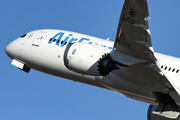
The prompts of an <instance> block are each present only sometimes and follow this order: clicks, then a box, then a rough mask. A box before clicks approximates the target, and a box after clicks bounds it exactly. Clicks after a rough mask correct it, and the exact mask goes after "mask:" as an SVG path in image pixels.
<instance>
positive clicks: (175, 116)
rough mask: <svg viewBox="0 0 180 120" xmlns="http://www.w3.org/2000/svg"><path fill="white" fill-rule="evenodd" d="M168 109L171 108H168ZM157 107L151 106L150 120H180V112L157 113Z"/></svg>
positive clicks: (149, 111)
mask: <svg viewBox="0 0 180 120" xmlns="http://www.w3.org/2000/svg"><path fill="white" fill-rule="evenodd" d="M167 107H168V108H169V107H170V106H167ZM156 109H157V106H154V105H150V106H149V109H148V113H147V114H148V115H147V117H148V120H180V117H179V112H178V111H179V110H164V111H156Z"/></svg>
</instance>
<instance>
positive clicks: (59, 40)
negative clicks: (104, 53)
mask: <svg viewBox="0 0 180 120" xmlns="http://www.w3.org/2000/svg"><path fill="white" fill-rule="evenodd" d="M63 38H64V39H63ZM83 41H87V42H88V44H93V43H92V42H90V39H88V38H84V37H82V38H80V39H79V38H74V37H73V34H69V35H68V36H66V35H65V33H63V32H60V33H57V34H56V35H54V36H53V37H52V38H51V39H50V40H49V42H48V44H51V43H56V45H57V46H61V47H64V46H68V44H69V43H72V42H83ZM95 45H98V43H95ZM100 46H102V47H107V46H106V45H100ZM107 48H108V49H113V48H112V47H107Z"/></svg>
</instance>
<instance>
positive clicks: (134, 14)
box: [111, 0, 180, 101]
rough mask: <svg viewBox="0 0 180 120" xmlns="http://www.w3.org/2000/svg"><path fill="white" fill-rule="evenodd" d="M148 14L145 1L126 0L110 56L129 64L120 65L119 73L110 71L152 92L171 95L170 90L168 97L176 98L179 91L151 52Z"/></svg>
mask: <svg viewBox="0 0 180 120" xmlns="http://www.w3.org/2000/svg"><path fill="white" fill-rule="evenodd" d="M148 17H149V13H148V6H147V1H146V0H125V3H124V6H123V10H122V13H121V16H120V20H119V24H118V27H117V33H116V37H115V42H114V51H112V52H111V56H112V58H113V60H115V61H117V62H119V63H122V64H124V65H126V66H128V67H123V66H120V72H121V73H119V72H117V71H113V74H115V75H116V76H118V74H123V75H125V76H127V78H128V80H129V81H130V82H132V83H134V84H137V85H141V86H144V87H147V88H148V89H149V90H151V91H153V92H154V93H167V94H170V95H171V93H172V92H173V95H171V97H172V98H173V99H174V100H175V101H178V99H177V96H178V98H179V95H180V90H179V89H178V88H177V87H176V86H175V85H174V84H173V81H172V80H170V79H169V78H168V77H167V75H166V74H165V73H163V71H161V69H160V67H159V66H158V61H157V59H156V57H155V55H154V51H153V47H152V43H151V38H150V31H149V26H148ZM174 92H175V93H174ZM175 96H176V97H175Z"/></svg>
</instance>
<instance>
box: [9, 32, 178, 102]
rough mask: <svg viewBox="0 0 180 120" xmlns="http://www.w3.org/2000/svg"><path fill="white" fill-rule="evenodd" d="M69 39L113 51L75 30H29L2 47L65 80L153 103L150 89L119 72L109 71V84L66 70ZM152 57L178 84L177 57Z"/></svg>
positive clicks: (109, 44)
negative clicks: (66, 51)
mask: <svg viewBox="0 0 180 120" xmlns="http://www.w3.org/2000/svg"><path fill="white" fill-rule="evenodd" d="M73 42H82V43H87V44H91V45H94V46H96V47H98V48H99V49H101V50H102V51H103V52H104V53H110V52H111V51H112V50H113V44H114V43H113V42H112V41H108V40H103V39H99V38H96V37H91V36H87V35H83V34H79V33H75V32H70V31H64V30H48V29H47V30H37V31H32V32H29V33H27V34H26V35H25V36H22V37H20V38H18V39H16V40H15V41H13V42H11V43H10V44H9V45H8V46H7V47H6V53H7V55H8V56H9V57H10V58H12V59H15V60H17V61H19V62H21V63H23V64H25V65H26V66H28V67H29V68H32V69H35V70H38V71H41V72H44V73H47V74H50V75H54V76H58V77H62V78H65V79H70V80H73V81H77V82H82V83H86V84H90V85H93V86H97V87H101V88H105V89H109V90H113V91H116V92H119V93H122V94H124V95H125V96H127V97H130V98H133V99H137V100H140V101H143V102H147V103H150V104H155V105H157V101H156V100H155V99H154V97H153V95H152V91H151V90H148V89H147V88H146V87H143V86H139V85H136V84H134V83H132V82H130V81H129V80H128V79H126V77H124V76H121V75H119V76H118V77H117V76H113V75H111V73H110V74H109V75H107V76H108V77H109V80H111V81H114V82H113V84H111V85H110V84H106V83H108V79H103V76H93V75H85V74H81V73H77V72H73V71H71V70H69V69H67V67H66V66H65V65H64V52H65V50H66V48H67V46H68V44H70V43H73ZM89 51H91V49H89ZM155 56H156V58H157V60H158V64H159V67H161V69H162V70H163V71H164V73H165V74H166V75H167V76H168V77H169V79H171V80H174V81H175V82H174V83H176V84H177V85H180V71H179V70H180V59H178V58H175V57H171V56H167V55H163V54H159V53H155ZM79 65H81V63H79ZM105 82H106V83H105ZM114 83H116V84H114Z"/></svg>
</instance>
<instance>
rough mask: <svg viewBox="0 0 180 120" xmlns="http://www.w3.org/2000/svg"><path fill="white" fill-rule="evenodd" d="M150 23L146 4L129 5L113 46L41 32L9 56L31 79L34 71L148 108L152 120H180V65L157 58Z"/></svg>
mask: <svg viewBox="0 0 180 120" xmlns="http://www.w3.org/2000/svg"><path fill="white" fill-rule="evenodd" d="M148 19H149V12H148V5H147V0H125V2H124V6H123V9H122V12H121V16H120V19H119V24H118V26H117V32H116V36H115V40H114V42H112V41H109V40H108V39H107V40H104V39H100V38H96V37H92V36H88V35H84V34H80V33H76V32H72V31H66V30H54V29H41V30H35V31H31V32H28V33H26V34H24V35H22V36H21V37H19V38H17V39H16V40H14V41H12V42H11V43H9V44H8V45H7V46H6V48H5V52H6V54H7V55H8V56H9V57H10V58H11V59H12V65H14V66H16V67H18V68H19V69H21V70H23V71H25V72H27V73H28V72H29V71H30V70H31V69H34V70H37V71H40V72H43V73H46V74H50V75H53V76H57V77H61V78H65V79H69V80H73V81H77V82H81V83H85V84H89V85H92V86H96V87H100V88H103V89H108V90H111V91H115V92H118V93H121V94H122V95H124V96H126V97H128V98H131V99H135V100H138V101H142V102H146V103H149V104H150V106H149V108H148V120H172V119H173V120H180V117H179V113H180V86H179V85H180V82H179V81H178V79H179V78H180V59H179V58H176V57H172V56H168V55H164V54H161V53H156V52H154V50H153V46H152V43H151V37H150V35H151V34H150V30H149V25H148ZM170 61H171V62H170Z"/></svg>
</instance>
